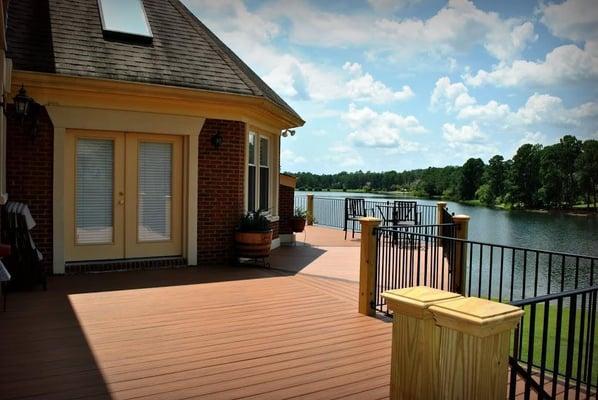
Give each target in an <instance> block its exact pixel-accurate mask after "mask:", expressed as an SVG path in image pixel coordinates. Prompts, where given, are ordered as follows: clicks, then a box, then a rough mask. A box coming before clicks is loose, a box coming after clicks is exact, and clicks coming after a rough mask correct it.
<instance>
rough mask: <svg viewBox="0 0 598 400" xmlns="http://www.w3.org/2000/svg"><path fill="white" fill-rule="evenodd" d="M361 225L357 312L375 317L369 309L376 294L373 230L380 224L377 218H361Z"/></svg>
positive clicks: (374, 237) (374, 311) (374, 312)
mask: <svg viewBox="0 0 598 400" xmlns="http://www.w3.org/2000/svg"><path fill="white" fill-rule="evenodd" d="M359 222H360V223H361V256H360V262H359V312H360V313H361V314H364V315H369V316H375V315H376V310H374V308H372V307H371V304H372V302H375V301H376V299H375V294H376V236H375V235H374V229H375V228H376V227H377V226H379V225H380V223H381V222H382V220H381V219H379V218H373V217H363V218H360V219H359Z"/></svg>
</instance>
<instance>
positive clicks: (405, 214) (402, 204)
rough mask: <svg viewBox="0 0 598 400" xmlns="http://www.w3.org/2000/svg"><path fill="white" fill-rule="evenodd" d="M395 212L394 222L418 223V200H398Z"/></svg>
mask: <svg viewBox="0 0 598 400" xmlns="http://www.w3.org/2000/svg"><path fill="white" fill-rule="evenodd" d="M393 214H394V217H393V223H396V224H397V225H418V222H419V218H418V214H417V201H403V200H396V201H395V202H394V203H393Z"/></svg>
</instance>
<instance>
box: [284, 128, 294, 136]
mask: <svg viewBox="0 0 598 400" xmlns="http://www.w3.org/2000/svg"><path fill="white" fill-rule="evenodd" d="M289 135H291V136H295V130H294V129H285V130H284V131H282V137H287V136H289Z"/></svg>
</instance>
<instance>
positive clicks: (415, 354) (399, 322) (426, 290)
mask: <svg viewBox="0 0 598 400" xmlns="http://www.w3.org/2000/svg"><path fill="white" fill-rule="evenodd" d="M382 297H384V298H385V299H386V304H387V305H388V308H389V309H390V310H391V311H392V312H393V313H394V318H393V325H392V353H391V354H392V355H391V367H390V374H391V375H390V377H391V378H390V398H391V399H393V400H397V399H439V398H443V396H436V395H435V393H436V386H437V384H438V376H439V374H440V372H439V371H438V365H439V360H438V354H439V350H440V330H439V329H438V327H437V326H436V323H435V321H434V319H433V316H432V314H431V313H430V312H429V310H428V308H429V307H430V306H431V305H433V304H436V303H439V302H443V301H447V300H451V299H456V298H461V296H460V295H458V294H456V293H451V292H446V291H442V290H438V289H433V288H430V287H427V286H418V287H411V288H405V289H398V290H391V291H388V292H384V293H383V294H382Z"/></svg>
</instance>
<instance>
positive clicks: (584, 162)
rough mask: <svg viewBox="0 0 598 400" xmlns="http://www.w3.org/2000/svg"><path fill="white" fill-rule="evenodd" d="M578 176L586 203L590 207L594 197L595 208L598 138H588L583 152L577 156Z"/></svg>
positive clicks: (595, 205)
mask: <svg viewBox="0 0 598 400" xmlns="http://www.w3.org/2000/svg"><path fill="white" fill-rule="evenodd" d="M576 167H577V171H578V173H577V177H578V183H579V187H580V189H581V192H582V193H583V195H584V198H585V201H586V204H587V206H588V208H590V203H591V202H592V198H593V199H594V208H597V203H598V140H591V139H590V140H586V141H585V142H583V145H582V147H581V154H580V155H579V157H578V158H577V163H576Z"/></svg>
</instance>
